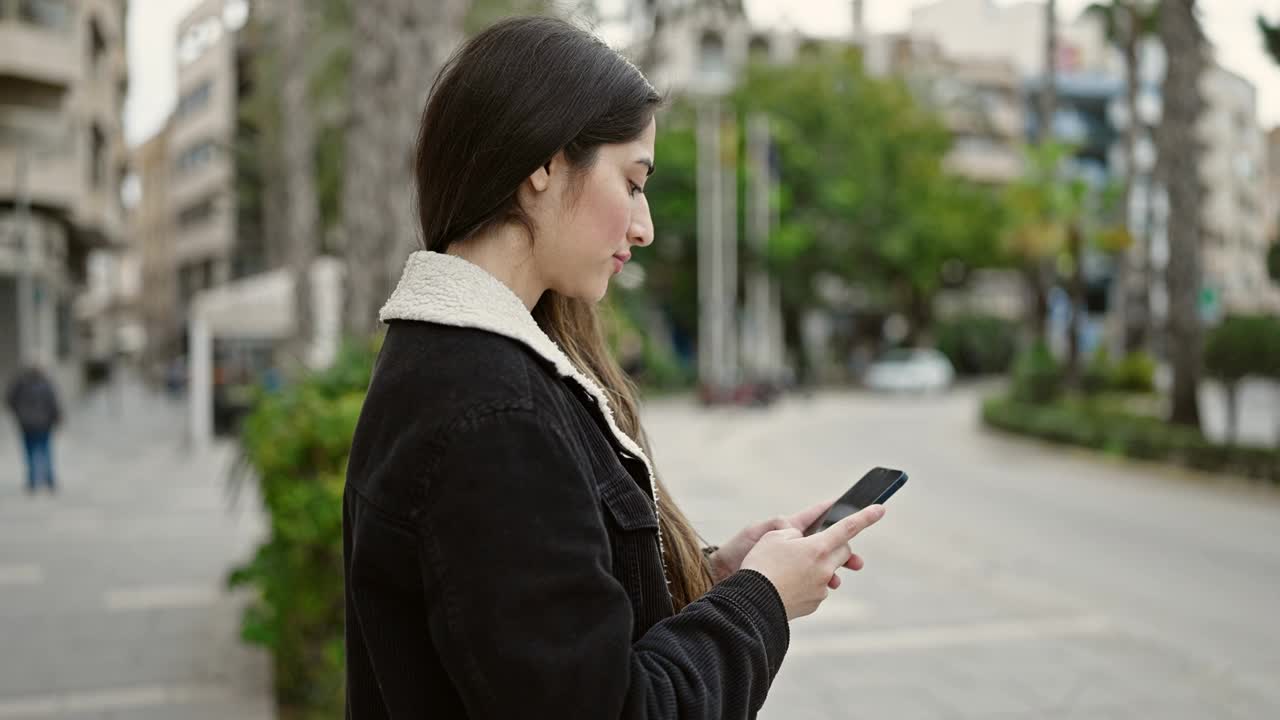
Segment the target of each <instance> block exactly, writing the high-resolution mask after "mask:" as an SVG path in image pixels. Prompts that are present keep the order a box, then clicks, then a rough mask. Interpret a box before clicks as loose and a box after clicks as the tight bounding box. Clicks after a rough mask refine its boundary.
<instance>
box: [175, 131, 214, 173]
mask: <svg viewBox="0 0 1280 720" xmlns="http://www.w3.org/2000/svg"><path fill="white" fill-rule="evenodd" d="M215 152H217V146H216V145H215V144H214V142H213V141H212V140H202V141H200V142H198V143H196V144H195V145H192V146H191V147H189V148H187V149H186V150H185V151H183V153H182V154H181V155H179V156H178V159H177V161H176V162H175V163H174V166H173V167H174V171H175V172H176V173H177V174H178V175H184V174H186V173H189V172H192V171H193V170H196V169H198V168H201V167H204V166H205V165H208V164H209V162H210V161H212V160H213V155H214V153H215Z"/></svg>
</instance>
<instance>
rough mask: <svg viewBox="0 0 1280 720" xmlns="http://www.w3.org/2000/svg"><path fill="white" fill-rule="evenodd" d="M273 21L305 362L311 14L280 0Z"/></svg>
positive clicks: (297, 350) (291, 260)
mask: <svg viewBox="0 0 1280 720" xmlns="http://www.w3.org/2000/svg"><path fill="white" fill-rule="evenodd" d="M278 11H279V16H278V18H277V21H276V23H275V26H276V30H277V32H278V33H279V48H280V55H281V62H280V63H279V69H280V98H279V102H280V118H281V123H282V132H281V134H280V139H281V148H280V149H281V155H282V158H281V159H282V163H281V165H282V169H283V176H284V196H283V197H284V205H285V208H284V210H285V212H284V216H285V222H284V227H283V231H284V244H285V259H286V263H287V265H288V267H289V268H290V270H291V271H292V272H293V276H294V318H295V326H294V337H293V348H292V350H293V353H294V356H295V357H297V358H299V359H301V360H302V361H303V362H304V363H305V362H306V356H305V353H306V351H307V349H308V348H309V347H310V344H311V340H312V336H313V334H314V325H315V323H314V318H313V315H312V307H311V278H310V269H311V262H312V261H313V260H314V259H315V257H316V254H317V252H318V251H319V246H320V242H319V237H318V236H319V231H320V207H319V202H318V200H317V196H316V162H315V153H316V124H315V114H314V108H313V107H312V106H311V103H310V102H309V98H308V92H307V89H308V86H309V84H310V83H309V80H310V78H311V72H310V65H309V63H308V61H307V60H308V53H307V47H308V43H307V31H308V26H309V25H310V23H311V21H312V18H311V17H310V13H309V12H308V8H307V3H306V1H305V0H282V2H281V3H280V5H279V6H278Z"/></svg>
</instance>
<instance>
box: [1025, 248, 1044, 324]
mask: <svg viewBox="0 0 1280 720" xmlns="http://www.w3.org/2000/svg"><path fill="white" fill-rule="evenodd" d="M1023 276H1024V278H1025V279H1026V281H1027V294H1028V295H1030V297H1029V298H1028V303H1027V316H1028V317H1027V320H1028V322H1027V325H1028V327H1030V328H1031V335H1032V338H1031V340H1032V344H1035V343H1039V342H1043V341H1044V339H1045V331H1046V329H1047V328H1048V326H1049V293H1048V287H1047V283H1045V273H1044V264H1043V262H1042V261H1040V260H1032V261H1031V262H1030V263H1029V264H1028V265H1027V266H1026V267H1025V268H1023Z"/></svg>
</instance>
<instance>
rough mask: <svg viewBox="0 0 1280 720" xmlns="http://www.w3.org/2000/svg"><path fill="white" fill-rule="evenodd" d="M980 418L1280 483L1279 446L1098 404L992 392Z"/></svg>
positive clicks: (1051, 437) (1006, 427) (1008, 428)
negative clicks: (1229, 438)
mask: <svg viewBox="0 0 1280 720" xmlns="http://www.w3.org/2000/svg"><path fill="white" fill-rule="evenodd" d="M982 420H983V422H984V423H986V424H987V425H988V426H990V427H992V428H995V429H997V430H1001V431H1005V432H1010V433H1016V434H1020V435H1030V436H1032V437H1036V438H1039V439H1041V440H1047V441H1049V442H1055V443H1062V444H1067V445H1079V446H1082V447H1087V448H1093V449H1095V450H1102V451H1104V452H1107V453H1110V454H1114V455H1121V456H1125V457H1131V458H1135V459H1139V460H1161V461H1165V462H1171V463H1175V464H1178V465H1183V466H1186V467H1190V468H1194V469H1197V470H1205V471H1208V472H1215V473H1227V474H1233V475H1242V476H1245V477H1250V478H1256V479H1262V480H1270V481H1272V482H1276V483H1280V450H1276V449H1268V448H1257V447H1239V446H1229V445H1221V444H1218V443H1214V442H1211V441H1210V440H1208V439H1207V438H1205V437H1204V435H1202V434H1201V433H1200V432H1199V431H1198V430H1196V429H1194V428H1187V427H1181V426H1177V425H1170V424H1168V423H1166V422H1165V421H1163V420H1161V419H1160V418H1156V417H1150V416H1144V415H1137V414H1133V413H1127V412H1124V411H1121V410H1117V409H1114V408H1109V407H1106V406H1105V405H1102V404H1098V403H1076V402H1069V401H1058V402H1054V403H1051V404H1044V405H1040V404H1032V403H1027V402H1021V401H1019V400H1015V399H1013V398H1010V397H994V398H989V399H988V400H987V401H986V402H984V403H983V405H982Z"/></svg>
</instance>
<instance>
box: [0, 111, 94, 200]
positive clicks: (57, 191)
mask: <svg viewBox="0 0 1280 720" xmlns="http://www.w3.org/2000/svg"><path fill="white" fill-rule="evenodd" d="M74 139H75V138H74V136H73V135H72V133H71V126H70V124H69V123H68V122H67V121H66V118H65V117H64V116H63V115H62V114H60V113H58V112H54V111H50V110H42V109H38V108H27V107H17V106H7V105H0V198H4V199H6V200H12V201H15V202H16V201H17V200H18V199H19V196H20V195H23V194H24V193H25V194H26V195H27V197H28V198H29V199H30V202H31V204H32V205H35V206H44V207H48V208H51V209H55V210H63V211H70V210H71V209H72V208H73V206H74V204H75V201H76V197H77V196H78V194H79V189H80V186H81V183H80V173H79V172H78V165H79V164H78V162H77V153H76V143H75V142H74ZM24 160H25V162H24ZM24 167H25V170H24Z"/></svg>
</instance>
